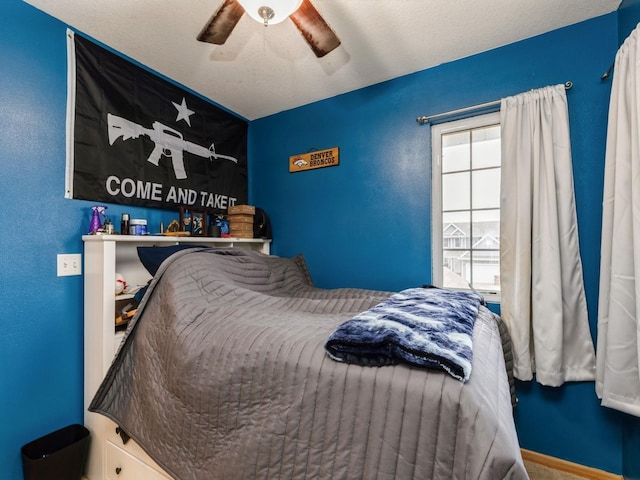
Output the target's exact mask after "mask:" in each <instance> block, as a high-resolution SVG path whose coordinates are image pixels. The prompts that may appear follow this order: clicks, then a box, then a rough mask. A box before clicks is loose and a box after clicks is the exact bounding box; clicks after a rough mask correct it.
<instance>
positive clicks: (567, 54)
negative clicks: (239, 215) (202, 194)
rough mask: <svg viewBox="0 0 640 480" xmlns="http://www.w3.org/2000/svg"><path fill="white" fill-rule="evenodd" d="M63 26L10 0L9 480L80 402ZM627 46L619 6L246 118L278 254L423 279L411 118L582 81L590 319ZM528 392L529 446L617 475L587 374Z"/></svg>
mask: <svg viewBox="0 0 640 480" xmlns="http://www.w3.org/2000/svg"><path fill="white" fill-rule="evenodd" d="M65 28H66V26H65V25H63V24H62V23H60V22H58V21H56V20H54V19H52V18H51V17H49V16H47V15H45V14H43V13H41V12H39V11H38V10H36V9H34V8H32V7H31V6H29V5H27V4H25V3H23V2H22V1H20V0H3V1H1V2H0V69H1V70H0V113H1V115H2V116H1V118H2V121H0V167H1V170H0V171H1V173H2V174H1V175H0V199H1V200H2V204H3V208H1V209H0V228H1V229H2V234H1V235H0V271H2V272H3V274H4V279H5V280H4V281H3V282H2V284H1V285H2V286H1V287H0V305H2V312H3V316H2V320H1V321H2V330H1V333H0V352H1V353H0V392H1V393H0V412H2V413H1V414H0V415H1V416H0V418H1V419H2V420H3V421H2V429H1V431H0V472H2V474H0V476H1V477H2V478H3V479H7V480H18V479H20V478H22V473H21V465H20V446H21V445H23V444H25V443H27V442H28V441H30V440H32V439H34V438H37V437H39V436H41V435H43V434H45V433H48V432H50V431H52V430H53V429H56V428H59V427H62V426H64V425H67V424H69V423H75V422H81V421H82V415H83V412H82V409H83V407H82V309H83V301H82V277H56V258H55V256H56V254H58V253H80V252H81V251H82V242H81V239H80V236H81V234H83V233H84V232H86V231H87V230H88V228H89V215H90V208H89V207H90V206H91V203H88V202H83V201H77V200H67V199H64V198H63V193H64V166H65V160H64V159H65V105H66V43H65ZM617 42H618V24H617V16H616V15H615V14H612V15H607V16H604V17H601V18H598V19H594V20H592V21H588V22H584V23H581V24H578V25H575V26H572V27H569V28H566V29H562V30H558V31H555V32H552V33H550V34H547V35H543V36H540V37H536V38H533V39H529V40H527V41H524V42H520V43H517V44H514V45H510V46H507V47H504V48H500V49H497V50H493V51H490V52H486V53H484V54H481V55H477V56H473V57H470V58H466V59H463V60H460V61H457V62H453V63H449V64H445V65H442V66H439V67H437V68H433V69H429V70H426V71H423V72H419V73H416V74H413V75H409V76H406V77H402V78H399V79H396V80H393V81H390V82H386V83H383V84H379V85H376V86H373V87H370V88H367V89H363V90H358V91H355V92H351V93H349V94H346V95H342V96H339V97H335V98H332V99H329V100H326V101H323V102H318V103H315V104H312V105H308V106H306V107H303V108H299V109H295V110H291V111H288V112H284V113H281V114H278V115H274V116H271V117H267V118H264V119H261V120H257V121H254V122H252V123H251V124H250V145H249V148H250V152H249V158H250V162H251V163H250V175H249V179H250V200H251V202H252V203H254V204H256V205H258V206H261V207H263V208H265V209H266V210H267V212H269V214H270V216H271V220H272V223H273V229H274V233H275V236H276V240H275V243H274V252H275V253H277V254H280V255H293V254H295V253H297V252H303V253H304V255H305V256H306V258H307V259H308V262H309V264H310V268H311V271H312V274H313V276H314V279H315V281H316V283H317V284H318V285H319V286H322V287H334V286H347V285H348V286H360V287H367V288H380V289H386V290H398V289H401V288H404V287H407V286H413V285H416V284H420V283H427V282H429V281H430V276H431V275H430V263H431V255H430V252H429V244H430V226H429V222H430V208H431V205H430V173H431V171H430V166H429V152H430V139H429V129H428V127H424V126H423V127H421V126H418V125H417V124H416V122H415V118H416V116H418V115H428V114H434V113H439V112H443V111H447V110H451V109H454V108H458V107H464V106H468V105H474V104H478V103H482V102H486V101H491V100H495V99H498V98H500V97H503V96H505V95H511V94H516V93H520V92H522V91H524V90H528V89H531V88H537V87H541V86H544V85H548V84H552V83H561V82H564V81H566V80H572V81H573V82H574V84H575V86H574V87H573V89H572V90H571V91H570V92H569V105H570V117H571V126H572V141H573V154H574V171H575V185H576V196H577V201H578V218H579V227H580V235H581V249H582V254H583V260H584V271H585V281H586V287H587V297H588V304H589V310H590V318H591V324H592V327H593V326H595V315H596V307H597V282H598V268H599V260H598V258H599V240H600V215H601V193H602V182H603V179H602V174H603V159H604V143H605V141H604V138H605V131H606V111H607V105H608V95H609V88H610V84H609V83H608V82H601V81H600V75H601V74H602V72H603V71H604V70H606V68H608V66H609V65H610V64H611V62H612V60H613V58H614V55H615V52H616V49H617ZM426 48H428V47H426ZM333 146H338V147H340V158H341V165H340V166H338V167H332V168H326V169H321V170H315V171H309V172H302V173H295V174H290V173H288V156H289V155H292V154H296V153H302V152H306V151H308V150H309V149H311V148H327V147H333ZM122 211H123V208H122V207H118V206H115V205H110V206H109V210H108V214H109V216H110V217H111V218H112V219H114V220H117V218H119V215H120V213H121V212H122ZM126 211H129V212H130V213H131V214H132V215H134V216H144V217H146V218H147V219H148V220H149V222H150V225H151V226H152V227H153V226H157V225H158V224H159V223H160V221H164V222H165V223H167V215H168V214H167V213H166V212H160V211H143V210H140V209H133V208H127V209H126ZM116 224H117V223H116ZM594 334H595V331H594ZM518 390H519V397H520V405H519V406H518V408H517V423H518V430H519V434H520V439H521V441H522V444H523V446H524V447H525V448H531V449H534V450H538V451H541V452H543V453H548V454H551V455H555V456H558V457H562V458H567V459H569V460H572V461H576V462H580V463H584V464H586V465H592V466H595V467H598V468H603V469H605V470H608V471H611V472H616V473H619V472H621V471H622V463H623V461H622V452H623V446H622V443H623V437H624V435H623V432H622V430H623V429H622V426H621V425H622V424H623V422H624V421H626V417H625V418H622V416H620V415H617V414H616V413H615V412H612V411H609V410H607V409H603V408H601V407H600V406H599V404H598V401H597V399H596V398H595V393H594V390H593V384H592V383H584V384H575V385H570V386H566V387H563V388H560V389H546V388H543V387H539V386H537V385H535V384H519V385H518ZM542 425H544V426H545V428H544V429H543V428H542ZM627 437H628V435H627Z"/></svg>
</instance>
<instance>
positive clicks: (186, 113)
mask: <svg viewBox="0 0 640 480" xmlns="http://www.w3.org/2000/svg"><path fill="white" fill-rule="evenodd" d="M171 103H173V106H174V107H176V109H177V110H178V116H177V117H176V122H179V121H180V120H184V121H185V122H187V125H189V126H191V120H190V119H189V117H190V116H191V115H193V114H194V113H196V112H194V111H193V110H189V109H188V108H187V101H186V100H185V99H184V97H182V103H181V104H177V103H176V102H171Z"/></svg>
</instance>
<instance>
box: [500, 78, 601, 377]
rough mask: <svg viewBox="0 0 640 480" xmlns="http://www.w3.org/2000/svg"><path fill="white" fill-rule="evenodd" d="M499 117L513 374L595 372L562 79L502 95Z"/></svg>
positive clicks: (505, 306)
mask: <svg viewBox="0 0 640 480" xmlns="http://www.w3.org/2000/svg"><path fill="white" fill-rule="evenodd" d="M501 125H502V127H501V128H502V181H501V204H500V216H501V219H500V276H501V281H500V284H501V290H502V291H501V297H502V300H501V315H502V317H503V318H504V320H505V323H506V324H507V326H508V327H509V330H510V332H511V335H512V338H513V349H514V375H515V376H516V378H519V379H520V380H531V379H532V378H533V374H534V373H535V375H536V380H537V381H538V382H539V383H541V384H543V385H550V386H559V385H561V384H563V383H564V382H566V381H577V380H594V379H595V364H596V361H595V352H594V347H593V340H592V338H591V334H590V332H589V323H588V318H587V305H586V299H585V294H584V284H583V279H582V264H581V261H580V251H579V246H578V226H577V220H576V208H575V200H574V190H573V171H572V163H571V145H570V140H569V115H568V109H567V97H566V94H565V89H564V85H556V86H551V87H545V88H542V89H538V90H533V91H530V92H526V93H523V94H521V95H516V96H513V97H508V98H504V99H502V101H501Z"/></svg>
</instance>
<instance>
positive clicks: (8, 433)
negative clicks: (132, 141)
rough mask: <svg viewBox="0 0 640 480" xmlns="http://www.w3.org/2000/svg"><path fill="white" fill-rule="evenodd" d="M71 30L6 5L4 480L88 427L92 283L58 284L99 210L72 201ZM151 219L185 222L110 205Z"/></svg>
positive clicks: (0, 86) (16, 0) (152, 222)
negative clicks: (40, 444)
mask: <svg viewBox="0 0 640 480" xmlns="http://www.w3.org/2000/svg"><path fill="white" fill-rule="evenodd" d="M65 32H66V25H63V24H62V23H60V22H58V21H56V20H55V19H53V18H52V17H50V16H48V15H45V14H44V13H42V12H40V11H38V10H36V9H34V8H33V7H31V6H29V5H27V4H26V3H24V2H22V1H20V0H2V1H0V202H1V204H2V207H1V208H0V231H1V233H0V271H1V272H2V274H3V280H2V282H1V283H0V306H1V307H2V308H1V311H2V319H1V320H0V322H1V324H0V419H1V422H0V423H1V425H2V427H1V428H0V478H2V479H3V480H18V479H22V465H21V459H20V447H21V446H22V445H24V444H26V443H28V442H29V441H31V440H34V439H36V438H38V437H40V436H42V435H44V434H46V433H49V432H51V431H53V430H55V429H58V428H61V427H63V426H66V425H68V424H71V423H82V418H83V390H82V389H83V379H82V377H83V373H82V369H83V361H82V355H83V353H82V352H83V327H82V321H83V320H82V319H83V316H82V311H83V294H82V289H83V283H82V277H81V276H74V277H57V276H56V255H57V254H58V253H81V252H82V240H81V238H80V237H81V235H82V234H85V233H87V232H88V231H89V221H90V213H91V209H90V207H91V205H92V203H89V202H84V201H79V200H68V199H65V198H64V189H65V185H64V178H65V120H66V98H67V97H66V95H67V80H66V69H67V60H66V55H67V50H66V48H67V47H66V35H65ZM123 211H126V212H129V213H130V214H131V215H132V217H133V218H146V219H147V220H148V223H149V227H150V228H159V225H160V222H161V221H162V222H164V223H165V225H167V224H168V223H169V221H170V220H171V219H173V218H176V219H177V217H178V215H177V214H176V213H171V212H163V211H161V210H144V209H141V208H130V207H127V208H123V207H120V206H117V205H108V209H107V216H108V218H110V219H112V220H113V221H114V224H115V225H117V226H118V227H119V218H120V214H121V213H122V212H123Z"/></svg>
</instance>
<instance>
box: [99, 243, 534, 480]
mask: <svg viewBox="0 0 640 480" xmlns="http://www.w3.org/2000/svg"><path fill="white" fill-rule="evenodd" d="M152 248H164V247H152ZM151 252H153V254H152V255H151V258H152V260H149V258H145V257H148V256H149V252H148V251H147V252H146V253H141V257H140V258H141V260H142V261H143V263H144V264H145V266H147V268H149V271H150V272H151V273H152V274H153V275H154V277H153V280H152V281H151V283H150V284H149V286H148V288H147V291H146V293H145V295H144V297H143V298H142V301H141V302H140V305H139V307H138V311H137V313H136V315H135V316H134V317H133V319H132V321H131V322H130V325H129V327H128V329H127V333H126V336H125V339H124V341H123V342H122V344H121V346H120V349H119V351H118V354H117V355H116V357H115V359H114V362H113V364H112V366H111V368H110V369H109V371H108V373H107V376H106V377H105V379H104V381H103V382H102V384H101V386H100V388H99V390H98V392H97V393H96V395H95V397H94V399H93V401H92V403H91V405H90V407H89V410H90V411H92V412H97V413H100V414H102V415H105V416H106V417H108V418H110V419H111V420H113V421H114V422H115V423H116V424H118V425H119V426H120V431H121V432H122V435H123V437H125V438H129V437H130V438H133V439H134V440H135V441H136V443H137V444H139V445H140V446H141V448H142V449H143V450H144V451H146V452H147V453H148V454H149V456H150V457H152V458H153V459H154V460H155V461H156V462H157V463H158V464H159V465H160V466H161V467H162V468H163V469H164V470H165V471H166V472H167V473H169V474H170V475H171V476H173V477H174V478H176V479H178V480H191V479H201V480H205V479H206V480H212V479H213V480H218V479H232V480H241V479H269V480H271V479H380V480H382V479H403V480H404V479H436V480H437V479H443V480H444V479H446V480H450V479H460V480H462V479H468V480H471V479H487V480H498V479H526V478H528V477H527V473H526V471H525V468H524V464H523V461H522V457H521V454H520V449H519V445H518V439H517V434H516V430H515V426H514V421H513V411H512V407H513V405H512V400H513V398H512V394H513V391H512V389H511V387H512V385H510V382H509V376H508V374H507V372H508V369H507V368H506V366H505V356H504V350H503V343H504V338H505V336H504V332H502V335H501V331H500V322H499V318H498V317H497V316H495V315H494V314H492V313H491V312H490V311H489V310H487V309H486V308H485V307H484V306H480V307H479V309H478V313H477V317H476V319H475V323H474V324H473V331H472V337H473V360H472V369H471V374H470V376H469V377H468V379H466V380H464V381H463V380H461V379H459V378H455V377H454V376H453V375H450V374H448V373H447V372H446V371H443V370H441V369H437V368H420V367H416V366H413V365H409V364H406V363H399V364H396V365H389V366H382V367H371V366H361V365H357V364H353V363H346V362H341V361H336V360H335V359H334V358H332V357H331V356H330V355H329V354H328V353H327V350H326V349H325V345H326V343H327V340H328V338H329V337H330V336H331V335H332V333H335V332H336V331H337V329H339V327H340V326H341V325H344V324H345V322H346V321H348V320H350V319H352V318H354V317H355V316H357V315H358V314H360V313H362V312H365V311H369V310H370V309H372V308H374V307H375V306H376V305H380V304H381V303H383V302H385V301H386V300H388V299H389V298H390V297H391V296H392V295H393V293H392V292H381V291H371V290H362V289H353V288H340V289H320V288H316V287H314V285H313V281H312V279H311V275H310V274H309V271H308V269H307V266H306V264H305V262H304V258H303V257H302V256H300V255H299V256H296V257H294V258H281V257H276V256H267V255H264V254H260V253H257V252H252V251H248V250H242V249H234V248H229V249H210V248H189V249H185V250H181V251H164V250H152V251H151ZM158 252H161V253H158ZM169 254H170V255H169Z"/></svg>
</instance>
